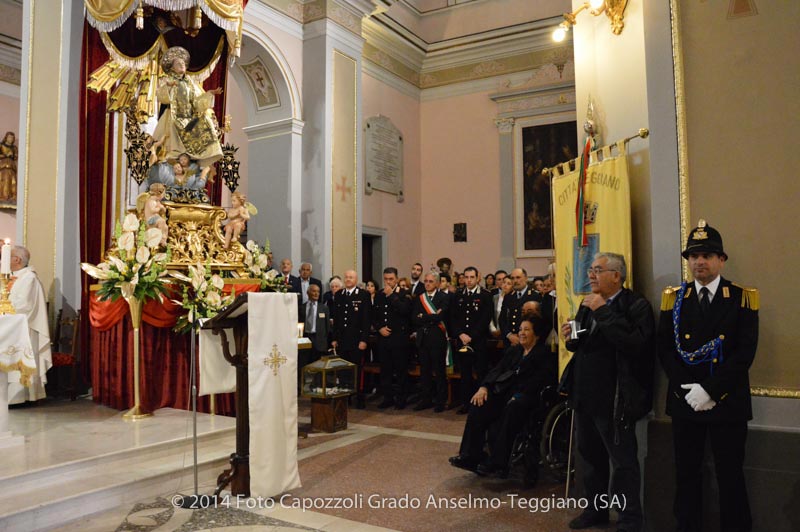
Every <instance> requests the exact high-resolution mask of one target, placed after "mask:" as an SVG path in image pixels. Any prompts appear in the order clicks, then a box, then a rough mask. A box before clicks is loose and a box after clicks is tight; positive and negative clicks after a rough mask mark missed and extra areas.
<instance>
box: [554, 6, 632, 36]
mask: <svg viewBox="0 0 800 532" xmlns="http://www.w3.org/2000/svg"><path fill="white" fill-rule="evenodd" d="M627 5H628V0H589V1H588V2H584V3H583V5H582V6H581V7H579V8H578V9H576V10H575V11H573V12H572V13H564V22H562V23H561V24H559V25H558V27H557V28H556V29H555V30H553V40H554V41H556V42H561V41H563V40H564V38H565V37H566V36H567V32H568V31H569V29H570V28H571V27H572V26H574V25H575V24H577V16H578V13H580V12H581V11H583V10H585V9H588V10H589V13H591V14H592V15H594V16H595V17H596V16H599V15H601V14H602V13H605V14H606V16H608V18H609V19H611V31H612V32H614V35H619V34H620V33H622V28H623V27H625V23H624V22H623V20H622V18H623V14H624V13H625V7H626V6H627Z"/></svg>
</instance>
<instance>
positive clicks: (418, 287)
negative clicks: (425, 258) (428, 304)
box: [410, 262, 425, 296]
mask: <svg viewBox="0 0 800 532" xmlns="http://www.w3.org/2000/svg"><path fill="white" fill-rule="evenodd" d="M410 291H411V295H412V296H418V295H420V294H422V293H423V292H425V285H424V284H423V282H422V264H420V263H419V262H415V263H414V265H413V266H412V267H411V289H410Z"/></svg>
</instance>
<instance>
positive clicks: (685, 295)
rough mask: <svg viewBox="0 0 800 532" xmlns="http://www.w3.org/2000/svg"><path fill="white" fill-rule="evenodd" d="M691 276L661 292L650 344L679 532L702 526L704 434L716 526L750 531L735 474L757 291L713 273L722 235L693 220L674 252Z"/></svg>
mask: <svg viewBox="0 0 800 532" xmlns="http://www.w3.org/2000/svg"><path fill="white" fill-rule="evenodd" d="M682 255H683V257H684V258H685V259H687V260H688V261H689V269H690V270H691V272H692V275H693V277H694V281H690V282H688V283H686V282H684V283H682V284H681V286H680V287H677V288H673V287H669V288H667V289H665V290H664V292H663V294H662V298H661V318H660V323H659V332H658V344H659V346H658V347H659V353H658V354H659V358H660V359H661V364H662V366H663V367H664V370H665V371H666V373H667V377H669V388H668V390H667V414H668V415H670V416H672V433H673V441H674V445H675V469H676V490H675V505H674V512H675V517H676V519H677V521H678V527H677V530H678V531H679V532H695V531H697V532H699V531H700V530H703V515H702V511H703V493H702V489H703V478H702V474H703V456H704V451H705V440H706V437H709V438H710V440H711V451H712V452H713V454H714V465H715V468H714V469H715V472H716V476H717V485H718V488H719V504H720V520H721V527H720V528H721V530H723V531H724V532H731V531H745V532H747V531H750V530H752V518H751V515H750V506H749V503H748V498H747V488H746V486H745V479H744V473H743V464H744V453H745V440H746V438H747V422H748V421H749V420H750V419H752V417H753V413H752V408H751V405H750V379H749V375H748V370H749V368H750V365H751V364H752V363H753V359H754V357H755V354H756V346H757V344H758V306H759V303H758V291H757V290H756V289H754V288H742V287H739V286H737V285H735V284H733V283H731V282H730V281H728V280H727V279H725V278H723V277H722V276H721V275H720V272H721V271H722V268H723V266H724V265H725V262H726V261H727V259H728V255H727V254H726V253H725V251H724V250H723V247H722V236H721V235H720V234H719V232H718V231H717V230H716V229H714V228H713V227H711V226H709V225H707V224H706V222H705V221H704V220H700V222H699V223H698V225H697V227H696V228H694V229H693V230H692V232H691V233H690V235H689V238H688V241H687V243H686V249H685V250H684V251H683V253H682Z"/></svg>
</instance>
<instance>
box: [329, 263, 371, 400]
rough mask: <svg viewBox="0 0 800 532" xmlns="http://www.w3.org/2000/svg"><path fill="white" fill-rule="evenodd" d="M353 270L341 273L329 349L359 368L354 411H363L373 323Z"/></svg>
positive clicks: (364, 296)
mask: <svg viewBox="0 0 800 532" xmlns="http://www.w3.org/2000/svg"><path fill="white" fill-rule="evenodd" d="M357 285H358V274H357V273H356V272H355V270H347V271H346V272H344V288H343V289H342V290H340V291H339V294H338V296H337V297H336V299H335V301H336V303H335V305H334V309H333V341H332V342H331V345H332V346H333V347H334V349H336V354H338V355H339V356H340V357H342V358H343V359H345V360H347V361H348V362H352V363H353V364H357V365H358V387H357V394H356V408H359V409H361V408H364V406H365V405H364V373H363V371H364V362H365V361H366V360H365V359H366V355H367V347H368V346H367V341H368V340H369V328H370V324H371V319H372V301H371V300H370V296H369V293H368V292H367V291H366V290H363V289H361V288H358V286H357Z"/></svg>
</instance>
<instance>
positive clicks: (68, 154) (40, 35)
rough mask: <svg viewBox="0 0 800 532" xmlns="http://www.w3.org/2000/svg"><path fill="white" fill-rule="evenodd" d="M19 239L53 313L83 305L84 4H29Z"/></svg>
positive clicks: (25, 28)
mask: <svg viewBox="0 0 800 532" xmlns="http://www.w3.org/2000/svg"><path fill="white" fill-rule="evenodd" d="M22 23H23V36H22V79H21V88H20V133H19V147H20V151H19V161H18V185H17V189H18V193H17V198H18V199H17V235H16V242H17V243H20V244H22V245H25V246H26V247H28V249H29V250H30V252H31V263H32V264H33V265H34V266H35V267H36V270H37V272H38V274H39V277H40V279H41V281H42V284H43V285H44V287H45V292H46V293H47V296H48V300H49V301H50V310H51V312H53V313H55V312H56V311H57V309H58V308H61V307H62V301H63V303H64V304H65V305H67V306H70V307H72V308H77V307H78V306H79V302H80V269H79V241H80V239H79V233H78V218H79V217H78V209H79V207H78V189H79V186H78V141H79V139H78V135H77V132H78V131H79V120H80V117H79V116H78V108H79V105H78V103H79V94H78V87H79V83H80V82H79V77H80V71H81V69H80V54H81V38H82V34H83V2H81V1H80V0H64V1H63V2H57V3H53V2H44V1H42V0H32V1H29V2H25V3H24V4H23V21H22Z"/></svg>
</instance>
